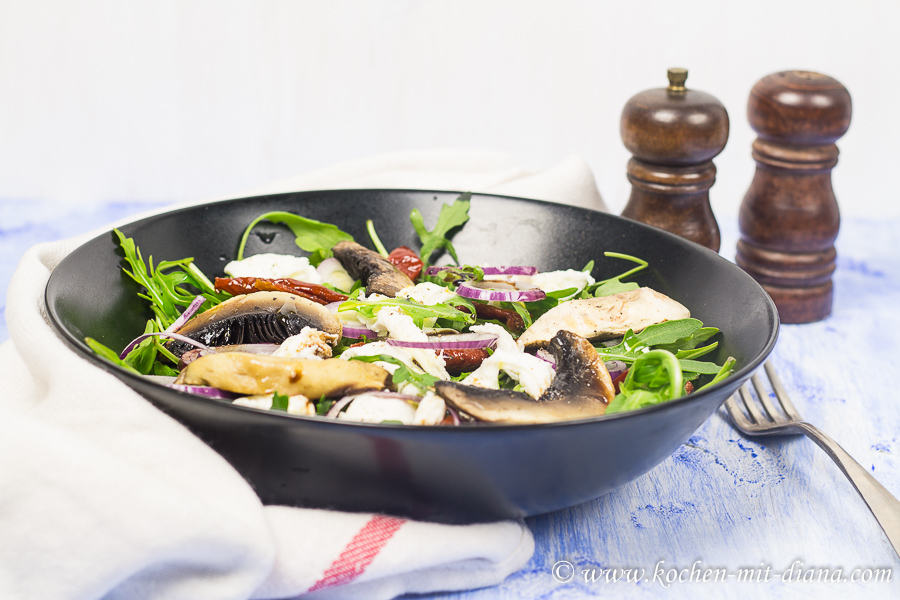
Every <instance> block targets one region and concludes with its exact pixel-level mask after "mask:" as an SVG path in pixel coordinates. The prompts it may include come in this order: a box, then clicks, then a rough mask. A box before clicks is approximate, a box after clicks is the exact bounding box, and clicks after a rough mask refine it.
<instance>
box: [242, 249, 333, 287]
mask: <svg viewBox="0 0 900 600" xmlns="http://www.w3.org/2000/svg"><path fill="white" fill-rule="evenodd" d="M224 270H225V273H227V274H228V275H230V276H232V277H263V278H270V279H277V278H280V277H290V278H291V279H298V280H300V281H305V282H307V283H322V278H321V277H320V276H319V273H318V272H317V271H316V268H315V267H313V266H312V265H310V264H309V259H308V258H306V257H305V256H291V255H288V254H254V255H253V256H250V257H247V258H245V259H243V260H233V261H231V262H230V263H228V264H227V265H225V269H224Z"/></svg>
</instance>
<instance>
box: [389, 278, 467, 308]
mask: <svg viewBox="0 0 900 600" xmlns="http://www.w3.org/2000/svg"><path fill="white" fill-rule="evenodd" d="M397 297H398V298H407V299H409V300H412V301H413V302H418V303H419V304H423V305H425V306H434V305H436V304H443V303H445V302H449V301H450V300H453V299H454V298H456V297H457V296H456V294H455V293H453V292H451V291H450V290H448V289H447V288H445V287H443V286H440V285H437V284H435V283H429V282H427V281H426V282H424V283H419V284H417V285H414V286H412V287H405V288H403V289H402V290H400V291H399V292H397Z"/></svg>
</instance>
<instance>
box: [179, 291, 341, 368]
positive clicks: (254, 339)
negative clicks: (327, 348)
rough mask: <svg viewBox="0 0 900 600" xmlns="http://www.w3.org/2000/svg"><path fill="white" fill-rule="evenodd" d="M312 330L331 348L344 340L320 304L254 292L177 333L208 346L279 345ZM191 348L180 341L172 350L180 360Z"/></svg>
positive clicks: (282, 294)
mask: <svg viewBox="0 0 900 600" xmlns="http://www.w3.org/2000/svg"><path fill="white" fill-rule="evenodd" d="M304 327H312V328H314V329H318V330H320V331H322V332H324V333H325V334H326V335H327V336H328V338H329V341H330V343H331V344H332V345H334V344H337V343H338V342H339V341H340V340H341V331H342V327H341V323H340V321H338V319H337V317H336V316H335V315H333V314H332V313H331V311H329V310H328V309H327V308H325V307H324V306H322V305H321V304H316V303H315V302H313V301H311V300H307V299H306V298H302V297H300V296H296V295H294V294H288V293H286V292H255V293H253V294H244V295H242V296H235V297H234V298H229V299H228V300H226V301H225V302H223V303H221V304H219V305H218V306H215V307H213V308H211V309H209V310H208V311H206V312H204V313H201V314H199V315H197V316H196V317H194V318H193V319H191V320H190V321H188V322H187V324H185V326H184V327H182V328H181V329H179V330H178V333H180V334H181V335H185V336H187V337H189V338H191V339H195V340H197V341H198V342H201V343H203V344H206V345H207V346H225V345H230V344H280V343H281V342H283V341H284V340H286V339H287V338H289V337H291V336H292V335H297V334H298V333H300V332H301V331H303V328H304ZM191 347H192V346H190V345H188V344H186V343H184V342H179V341H177V340H175V341H172V342H170V343H169V350H171V351H172V353H173V354H175V355H176V356H181V355H182V354H183V353H184V352H186V351H188V350H190V349H191Z"/></svg>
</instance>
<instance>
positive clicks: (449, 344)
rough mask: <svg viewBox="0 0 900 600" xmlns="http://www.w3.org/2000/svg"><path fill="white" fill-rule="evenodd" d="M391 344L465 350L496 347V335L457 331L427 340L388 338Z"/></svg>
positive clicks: (403, 346)
mask: <svg viewBox="0 0 900 600" xmlns="http://www.w3.org/2000/svg"><path fill="white" fill-rule="evenodd" d="M386 341H387V343H388V344H390V345H391V346H400V347H401V348H421V349H423V350H466V349H472V348H496V347H497V336H496V335H494V334H493V333H459V334H456V335H435V336H431V338H430V339H429V340H428V341H427V342H407V341H404V340H395V339H390V338H389V339H388V340H386Z"/></svg>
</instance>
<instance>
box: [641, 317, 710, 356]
mask: <svg viewBox="0 0 900 600" xmlns="http://www.w3.org/2000/svg"><path fill="white" fill-rule="evenodd" d="M701 327H703V323H702V322H701V321H698V320H697V319H675V320H674V321H664V322H662V323H657V324H655V325H650V326H649V327H647V328H645V329H644V330H643V331H641V332H640V333H638V334H637V335H636V337H637V339H638V340H640V341H641V342H642V343H644V344H646V345H648V346H653V347H660V346H661V345H662V344H675V343H676V342H678V340H681V339H684V338H688V337H690V336H692V335H693V334H694V332H696V331H697V330H698V329H700V328H701ZM663 350H669V351H670V352H671V350H670V349H669V348H663Z"/></svg>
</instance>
